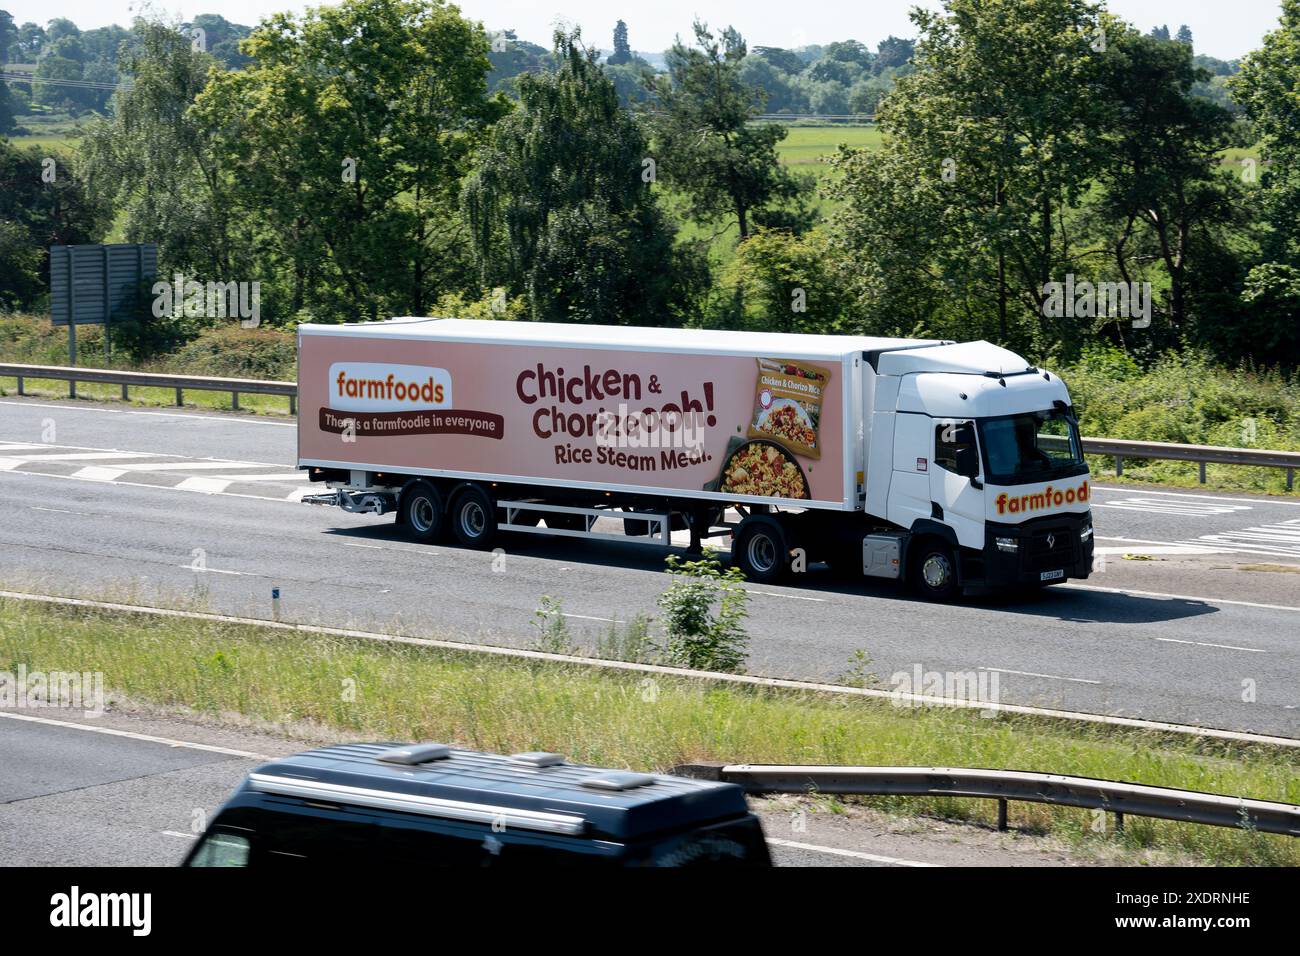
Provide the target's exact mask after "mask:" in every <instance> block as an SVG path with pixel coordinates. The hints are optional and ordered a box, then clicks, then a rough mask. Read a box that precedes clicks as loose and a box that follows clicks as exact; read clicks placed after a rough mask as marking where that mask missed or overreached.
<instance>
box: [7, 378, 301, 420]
mask: <svg viewBox="0 0 1300 956" xmlns="http://www.w3.org/2000/svg"><path fill="white" fill-rule="evenodd" d="M9 377H10V378H13V376H12V375H11V376H9ZM0 405H19V406H21V407H23V408H58V409H61V410H63V411H65V412H96V413H98V414H100V415H153V416H157V417H160V418H195V419H198V420H199V421H201V422H236V423H238V424H240V425H273V426H275V427H277V428H297V427H298V423H297V422H296V421H294V422H269V421H263V420H262V419H260V418H236V417H235V416H233V415H194V414H187V413H185V412H140V411H135V410H134V409H129V408H91V407H89V406H85V405H73V404H67V405H56V404H54V403H52V402H13V401H2V400H0Z"/></svg>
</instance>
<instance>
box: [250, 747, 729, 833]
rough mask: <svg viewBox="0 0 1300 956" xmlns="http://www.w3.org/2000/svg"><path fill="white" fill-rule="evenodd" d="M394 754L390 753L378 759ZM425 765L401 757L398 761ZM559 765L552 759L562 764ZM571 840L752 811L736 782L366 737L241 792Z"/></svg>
mask: <svg viewBox="0 0 1300 956" xmlns="http://www.w3.org/2000/svg"><path fill="white" fill-rule="evenodd" d="M385 754H387V755H388V758H389V759H380V758H381V756H384V755H385ZM412 754H413V755H414V759H417V760H418V759H420V758H424V757H428V758H429V759H427V760H425V761H424V762H415V763H400V762H392V758H393V757H394V755H396V757H397V759H412ZM557 760H558V762H553V761H557ZM241 789H242V790H244V791H259V792H262V793H268V794H272V795H279V796H288V797H298V798H302V799H308V800H316V801H328V802H333V803H340V804H345V805H361V806H369V807H374V808H379V809H389V810H397V811H401V812H409V813H418V814H422V815H426V816H433V817H442V818H449V819H457V820H469V821H476V822H485V823H489V822H496V821H500V822H502V823H504V824H505V825H506V826H507V827H518V828H522V829H531V830H541V831H545V832H552V833H560V834H567V835H571V836H589V837H597V838H604V839H612V840H631V839H637V838H641V837H645V836H648V835H651V834H656V833H662V832H665V831H670V830H677V829H680V828H682V827H687V826H693V825H697V824H701V823H706V822H712V821H716V820H723V819H729V818H733V817H737V816H743V815H745V814H746V813H748V812H749V808H748V805H747V804H746V803H745V797H744V791H743V790H742V788H740V787H738V786H736V785H734V784H725V783H716V782H710V781H703V780H694V779H688V778H684V777H671V776H665V775H658V774H653V775H652V774H632V773H628V772H626V771H619V770H608V769H602V768H598V767H590V766H584V765H581V764H571V763H567V762H565V761H564V760H563V758H560V757H558V755H555V754H516V755H514V756H503V755H499V754H484V753H478V752H475V751H469V750H456V749H454V748H445V747H444V748H437V747H434V746H431V745H415V747H414V748H412V747H411V746H410V745H402V744H391V743H390V744H384V743H365V744H344V745H338V746H332V747H324V748H321V749H319V750H311V751H308V752H306V753H301V754H295V755H294V756H291V757H284V758H281V759H277V760H273V761H271V762H270V763H266V764H263V765H261V766H260V767H257V768H256V769H255V770H253V771H252V773H250V774H249V776H248V779H247V780H246V781H245V782H244V785H243V787H242V788H241Z"/></svg>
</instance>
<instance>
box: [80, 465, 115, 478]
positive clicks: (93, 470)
mask: <svg viewBox="0 0 1300 956" xmlns="http://www.w3.org/2000/svg"><path fill="white" fill-rule="evenodd" d="M125 474H126V472H125V471H123V470H122V469H121V468H105V467H104V466H103V465H87V466H86V467H85V468H79V469H77V470H76V471H74V472H73V473H72V477H73V478H81V479H84V480H85V481H117V479H119V478H121V477H122V476H123V475H125Z"/></svg>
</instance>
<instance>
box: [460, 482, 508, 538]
mask: <svg viewBox="0 0 1300 956" xmlns="http://www.w3.org/2000/svg"><path fill="white" fill-rule="evenodd" d="M448 517H449V519H450V520H451V533H452V534H453V535H455V536H456V540H457V541H459V542H460V543H461V544H463V545H464V546H465V547H467V548H480V549H484V550H486V549H487V548H490V547H491V546H492V542H493V540H494V539H495V538H496V536H497V506H496V502H495V501H493V500H492V498H491V496H490V495H489V494H488V493H487V492H486V491H484V490H483V489H482V488H480V487H478V485H470V486H469V487H468V488H465V489H464V490H462V491H461V492H460V493H459V494H458V495H456V497H455V499H454V500H453V501H452V503H451V511H450V513H449V515H448Z"/></svg>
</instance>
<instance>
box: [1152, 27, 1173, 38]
mask: <svg viewBox="0 0 1300 956" xmlns="http://www.w3.org/2000/svg"><path fill="white" fill-rule="evenodd" d="M1151 38H1152V39H1153V40H1168V39H1169V27H1167V26H1159V27H1152V28H1151Z"/></svg>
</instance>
